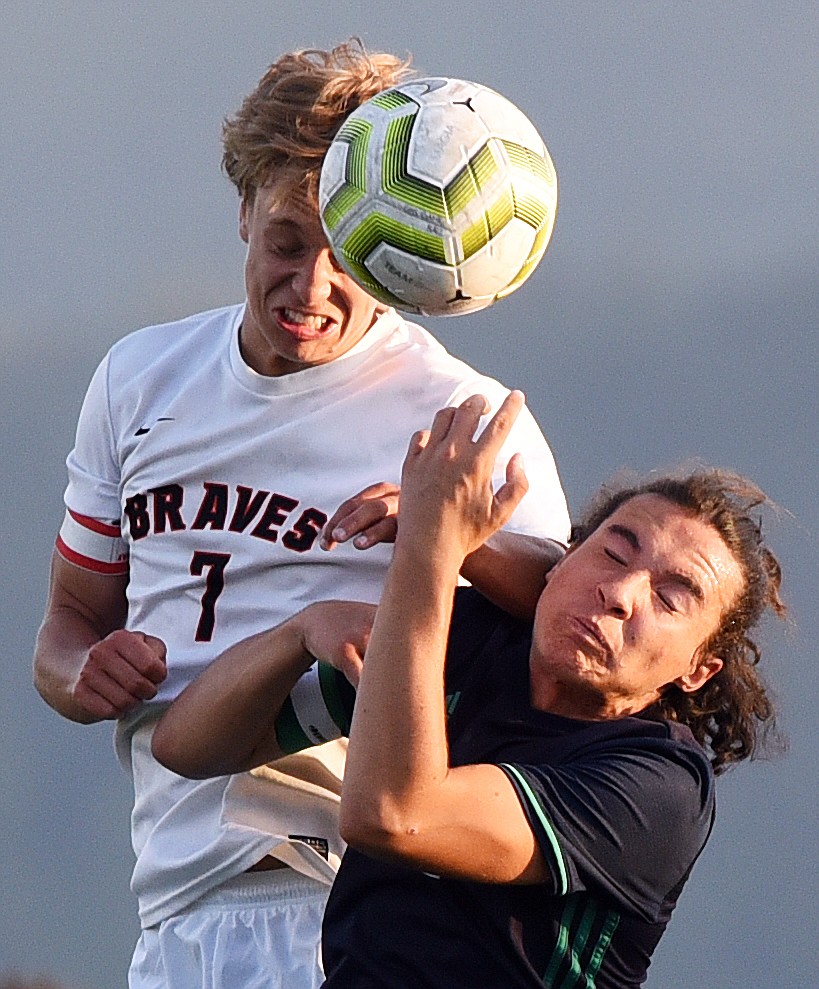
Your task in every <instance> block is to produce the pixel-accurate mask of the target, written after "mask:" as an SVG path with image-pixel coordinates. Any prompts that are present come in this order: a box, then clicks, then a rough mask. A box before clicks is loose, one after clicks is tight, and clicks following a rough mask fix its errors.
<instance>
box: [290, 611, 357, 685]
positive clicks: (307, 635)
mask: <svg viewBox="0 0 819 989" xmlns="http://www.w3.org/2000/svg"><path fill="white" fill-rule="evenodd" d="M374 619H375V605H374V604H366V603H364V602H363V601H319V602H317V603H316V604H311V605H309V606H308V607H307V608H305V609H304V611H302V612H301V613H300V614H299V615H298V616H297V620H298V625H299V629H300V633H301V639H302V643H303V644H304V648H305V649H306V650H307V652H309V653H310V655H311V656H314V657H315V658H316V659H318V660H321V662H323V663H329V664H330V665H331V666H334V667H335V668H336V669H337V670H338V671H339V672H341V673H343V674H344V676H346V677H347V679H348V680H349V681H350V683H351V684H352V685H353V686H354V687H357V686H358V681H359V678H360V676H361V668H362V666H363V663H364V653H365V651H366V649H367V643H368V642H369V641H370V632H371V631H372V627H373V620H374Z"/></svg>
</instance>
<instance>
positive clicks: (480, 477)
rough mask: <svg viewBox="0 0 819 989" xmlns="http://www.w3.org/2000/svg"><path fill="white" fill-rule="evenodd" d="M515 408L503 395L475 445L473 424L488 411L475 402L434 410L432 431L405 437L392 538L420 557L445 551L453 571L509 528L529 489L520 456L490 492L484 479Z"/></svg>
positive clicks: (519, 403) (517, 400)
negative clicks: (454, 560)
mask: <svg viewBox="0 0 819 989" xmlns="http://www.w3.org/2000/svg"><path fill="white" fill-rule="evenodd" d="M523 401H524V399H523V395H522V394H521V392H518V391H513V392H510V393H509V395H507V397H506V399H505V400H504V402H503V404H502V405H501V407H500V408H499V409H498V411H497V412H496V413H495V415H494V416H493V417H492V419H491V420H490V422H489V424H488V425H487V427H486V429H484V431H483V432H482V433H481V435H480V436H479V437H478V438H477V439H473V437H474V436H475V432H476V430H477V428H478V424H479V422H480V419H481V416H482V415H484V414H485V413H486V412H487V411H488V403H487V401H486V399H485V398H484V397H483V396H482V395H473V396H472V397H471V398H468V399H467V400H466V401H465V402H463V403H462V404H461V405H460V406H459V407H458V408H457V409H455V408H447V409H442V410H441V411H440V412H438V413H437V415H436V416H435V420H434V421H433V424H432V429H430V430H429V431H423V432H419V433H416V434H415V435H414V436H413V438H412V440H411V441H410V447H409V450H408V451H407V456H406V458H405V460H404V468H403V472H402V480H401V512H400V515H399V520H400V533H401V537H400V538H403V537H406V542H408V543H417V545H418V547H419V548H420V549H421V551H422V552H424V553H429V552H434V551H436V549H437V550H441V549H443V550H445V551H446V552H450V551H451V552H452V553H454V554H456V555H458V556H459V557H460V559H459V561H458V562H459V566H460V563H461V562H462V561H463V559H464V558H465V557H466V556H468V555H469V554H470V553H472V552H474V551H475V550H476V549H477V548H478V547H479V546H481V545H483V543H484V542H486V540H487V539H488V538H489V537H490V536H491V535H492V534H493V533H494V532H497V530H498V529H500V528H501V527H502V526H504V525H505V524H506V523H507V522H508V521H509V519H510V517H511V515H512V513H513V512H514V510H515V508H516V507H517V505H518V503H519V502H520V500H521V498H522V497H523V496H524V494H526V491H527V489H528V486H529V484H528V481H527V479H526V474H525V472H524V469H523V462H522V457H521V456H520V454H515V455H514V456H513V457H512V458H511V459H510V461H509V463H508V464H507V467H506V480H505V483H504V484H503V485H501V487H500V488H499V489H498V491H497V492H494V491H493V483H492V479H493V473H494V467H495V460H496V458H497V455H498V453H499V451H500V449H501V447H502V446H503V444H504V442H505V440H506V439H507V437H508V436H509V433H510V431H511V429H512V426H513V425H514V423H515V420H516V419H517V417H518V414H519V413H520V410H521V409H522V408H523ZM430 541H431V542H430Z"/></svg>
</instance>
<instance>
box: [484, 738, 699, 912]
mask: <svg viewBox="0 0 819 989" xmlns="http://www.w3.org/2000/svg"><path fill="white" fill-rule="evenodd" d="M501 768H503V769H504V771H505V772H506V774H507V775H508V776H509V778H510V780H511V781H512V784H513V786H514V787H515V789H516V791H517V793H518V797H519V798H520V801H521V804H522V805H523V808H524V811H525V813H526V815H527V818H528V820H529V823H530V825H531V827H532V830H533V832H534V834H535V836H536V838H537V840H538V844H539V846H540V848H541V851H542V853H543V855H544V856H545V858H546V860H547V862H548V863H549V866H550V869H551V871H552V875H553V878H554V882H555V889H556V891H557V892H558V893H561V894H565V893H572V892H579V891H581V890H585V891H588V892H592V893H595V892H596V893H597V894H598V895H600V894H602V895H604V896H606V897H607V898H610V899H613V900H614V901H615V902H617V903H619V904H620V905H621V907H622V908H624V909H627V910H629V911H630V912H632V913H636V914H637V915H638V916H641V917H643V918H644V919H646V920H648V921H655V920H657V919H658V917H659V915H660V913H661V911H662V907H663V903H664V901H665V899H666V897H667V895H668V894H669V892H670V891H672V890H673V889H675V888H676V887H677V886H678V885H679V884H680V882H681V881H683V880H684V879H685V878H686V876H687V875H688V873H689V872H690V870H691V867H692V865H693V864H694V862H695V860H696V858H697V856H698V855H699V853H700V852H701V851H702V848H703V846H704V845H705V842H706V840H707V838H708V835H709V832H710V829H711V825H712V821H713V809H714V793H713V774H712V773H711V769H710V766H709V764H708V761H707V759H706V757H705V754H704V753H703V752H702V751H701V750H699V749H698V748H695V747H694V746H693V745H687V744H682V743H680V742H679V741H677V740H674V739H672V738H664V739H663V738H649V739H616V740H612V741H610V742H609V743H607V744H602V745H600V746H597V747H596V748H594V749H593V750H592V749H590V750H589V751H587V752H585V753H583V754H582V755H580V756H578V757H577V758H575V759H573V760H571V761H567V762H565V763H564V764H562V765H557V766H529V765H503V766H502V767H501Z"/></svg>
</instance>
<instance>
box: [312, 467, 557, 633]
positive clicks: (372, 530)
mask: <svg viewBox="0 0 819 989" xmlns="http://www.w3.org/2000/svg"><path fill="white" fill-rule="evenodd" d="M400 490H401V489H400V488H399V486H398V485H397V484H388V483H386V482H383V483H380V484H372V485H370V486H369V487H368V488H364V490H363V491H359V493H358V494H357V495H354V496H353V497H352V498H349V499H348V500H347V501H345V502H344V503H343V504H341V505H339V507H338V508H337V509H336V511H335V512H334V513H333V515H332V517H331V518H330V519H329V520H328V522H327V524H326V525H325V527H324V530H323V532H322V538H321V546H322V549H325V550H331V549H332V548H333V546H335V545H336V544H337V543H343V542H347V541H348V540H352V541H353V545H354V546H355V547H356V548H357V549H369V548H370V547H371V546H375V545H376V544H377V543H380V542H390V543H391V542H395V537H396V533H397V531H398V506H399V500H400ZM563 552H564V550H563V547H562V546H560V545H559V544H558V543H556V542H554V541H553V540H551V539H544V538H542V537H539V536H531V535H527V534H525V533H518V532H506V531H504V530H501V531H499V532H496V533H494V534H493V535H492V536H490V537H489V538H488V539H487V541H486V542H485V543H484V544H482V545H481V546H478V547H477V548H476V549H475V550H474V551H473V552H471V553H470V554H469V555H468V556H467V557H466V559H465V560H464V562H463V565H462V567H461V574H462V576H463V577H465V578H466V580H468V581H469V583H470V584H472V585H473V586H474V587H476V588H477V589H478V590H479V591H480V592H481V594H483V595H484V597H487V598H489V600H490V601H492V602H493V603H494V604H496V605H497V606H498V607H499V608H503V609H504V611H508V612H509V613H510V614H512V615H515V617H517V618H524V619H526V618H532V617H533V616H534V613H535V606H536V605H537V601H538V598H539V597H540V592H541V591H542V590H543V585H544V582H545V575H546V573H547V571H549V570H550V569H551V568H552V567H553V566H554V565H555V563H557V561H558V560H559V559H560V557H561V556H562V555H563Z"/></svg>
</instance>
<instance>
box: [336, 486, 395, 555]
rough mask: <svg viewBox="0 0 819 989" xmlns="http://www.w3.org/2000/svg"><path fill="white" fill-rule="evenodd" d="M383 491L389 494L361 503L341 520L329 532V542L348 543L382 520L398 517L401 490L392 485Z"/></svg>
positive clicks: (385, 487)
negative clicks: (347, 541) (393, 516)
mask: <svg viewBox="0 0 819 989" xmlns="http://www.w3.org/2000/svg"><path fill="white" fill-rule="evenodd" d="M383 490H384V491H386V492H388V493H386V494H384V495H383V496H382V497H380V498H373V499H372V500H369V501H364V502H359V503H358V504H357V505H356V507H355V508H354V509H352V510H351V511H350V512H349V513H348V514H347V515H345V516H343V517H342V518H341V519H339V521H338V522H337V524H336V525H335V526H334V527H333V528H332V529H331V530H330V531H329V532H328V534H327V535H328V540H329V541H332V542H334V543H343V542H346V540H348V539H352V537H353V536H356V535H358V533H360V532H364V531H365V530H366V529H369V528H370V526H373V525H375V524H376V523H378V522H380V521H381V520H382V519H384V518H387V517H389V516H390V515H396V514H397V513H398V492H399V490H400V489H399V488H398V486H397V485H390V486H389V487H387V486H386V485H385V486H384V487H383Z"/></svg>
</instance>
